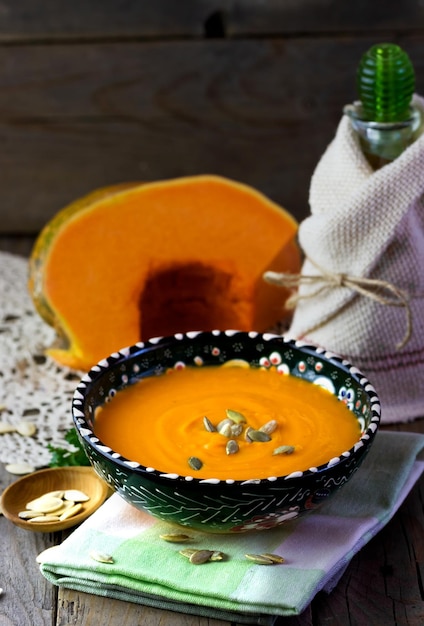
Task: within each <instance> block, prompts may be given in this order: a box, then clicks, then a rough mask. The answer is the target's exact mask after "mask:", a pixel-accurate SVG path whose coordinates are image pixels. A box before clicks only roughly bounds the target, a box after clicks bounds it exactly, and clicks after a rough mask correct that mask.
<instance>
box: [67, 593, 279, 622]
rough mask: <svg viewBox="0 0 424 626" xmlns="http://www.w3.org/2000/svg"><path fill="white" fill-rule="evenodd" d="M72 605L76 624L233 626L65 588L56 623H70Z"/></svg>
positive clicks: (205, 618)
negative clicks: (76, 616)
mask: <svg viewBox="0 0 424 626" xmlns="http://www.w3.org/2000/svg"><path fill="white" fill-rule="evenodd" d="M76 607H78V609H77V611H78V626H99V624H101V626H117V625H118V624H119V626H135V625H136V624H140V625H141V624H143V626H157V624H160V626H237V624H236V623H234V624H231V625H230V624H229V622H227V621H222V620H217V619H212V618H208V617H201V616H197V615H186V614H184V613H177V612H174V611H166V610H162V609H156V608H151V607H148V606H142V605H138V604H133V603H131V602H123V601H121V600H114V599H111V598H103V597H101V596H92V595H87V594H84V593H76V592H73V591H70V590H68V589H61V590H60V592H59V600H58V614H57V622H56V626H67V625H68V624H72V623H73V620H74V619H75V614H76ZM288 626H290V625H288Z"/></svg>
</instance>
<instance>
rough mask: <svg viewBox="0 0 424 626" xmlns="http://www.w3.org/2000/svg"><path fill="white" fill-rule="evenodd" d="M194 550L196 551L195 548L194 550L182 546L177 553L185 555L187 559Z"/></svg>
mask: <svg viewBox="0 0 424 626" xmlns="http://www.w3.org/2000/svg"><path fill="white" fill-rule="evenodd" d="M195 552H197V550H195V549H194V548H184V550H180V551H179V553H180V554H182V556H185V557H186V558H187V559H189V558H190V557H191V556H192V555H193V554H194V553H195Z"/></svg>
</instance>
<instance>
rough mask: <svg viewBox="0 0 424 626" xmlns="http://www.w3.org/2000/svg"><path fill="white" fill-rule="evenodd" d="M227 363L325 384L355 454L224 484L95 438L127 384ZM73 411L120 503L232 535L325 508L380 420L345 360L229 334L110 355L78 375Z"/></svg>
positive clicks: (374, 400)
mask: <svg viewBox="0 0 424 626" xmlns="http://www.w3.org/2000/svg"><path fill="white" fill-rule="evenodd" d="M231 359H242V360H245V361H247V362H248V363H249V364H251V365H252V366H259V367H266V368H268V367H276V368H279V369H280V371H283V372H284V373H287V374H291V375H294V376H298V377H301V378H303V379H305V380H307V381H309V382H310V383H311V384H318V385H321V386H323V387H325V388H326V389H328V390H329V391H330V392H331V393H333V394H334V395H336V396H337V397H338V398H339V399H340V401H343V402H345V403H346V404H347V406H348V408H349V409H350V410H351V411H352V413H353V414H354V415H355V417H356V419H357V420H358V423H359V426H360V436H359V437H358V441H357V442H356V443H355V445H354V446H353V447H352V448H351V449H350V450H340V454H339V455H338V456H337V457H335V458H332V459H329V460H328V462H327V463H325V464H324V465H321V466H319V467H313V468H310V469H308V470H306V471H296V472H292V473H290V474H289V475H287V476H270V477H268V478H265V479H256V478H255V476H252V477H251V479H249V480H227V479H225V480H219V479H214V478H211V479H201V478H195V477H193V476H192V475H186V476H181V475H179V474H172V473H171V474H169V473H166V474H165V473H163V472H159V471H157V470H155V469H154V468H152V467H145V466H143V465H141V464H140V463H138V462H134V461H132V460H131V459H127V458H125V457H123V456H121V455H120V454H119V453H118V452H116V451H114V450H112V449H111V448H110V447H108V446H106V445H104V444H103V443H102V442H101V441H100V440H99V439H98V438H97V437H96V435H95V412H96V408H97V407H98V406H101V405H103V404H104V403H105V402H107V401H109V400H110V399H111V398H113V396H114V395H115V394H116V393H117V392H119V391H120V390H121V389H123V388H125V387H127V386H128V385H131V384H133V383H135V382H137V381H138V380H140V379H141V378H143V377H146V376H151V375H157V374H162V373H164V372H165V371H166V370H168V369H169V368H176V367H184V366H185V365H197V366H202V365H222V364H223V363H225V362H226V361H228V360H231ZM72 409H73V419H74V423H75V426H76V429H77V432H78V434H79V438H80V440H81V442H82V445H83V446H84V449H85V451H86V453H87V455H88V457H89V459H90V462H91V464H92V465H93V467H94V469H95V470H96V471H97V473H98V474H99V475H100V476H101V477H103V479H104V480H105V481H106V482H107V483H108V484H109V485H110V487H111V488H112V489H113V490H115V491H116V492H117V493H118V494H120V496H121V497H122V498H124V500H126V501H127V502H129V503H130V504H132V505H133V506H135V507H136V508H138V509H141V510H143V511H146V512H148V513H150V514H151V515H153V516H155V517H158V518H160V519H163V520H166V521H168V522H173V523H177V524H180V525H183V526H188V527H192V528H195V529H198V530H203V531H205V532H227V533H229V532H232V533H234V532H244V531H248V530H259V529H267V528H272V527H274V526H278V525H280V524H283V523H284V522H286V521H287V520H292V519H294V518H296V517H297V516H300V515H303V514H305V513H307V512H308V511H311V510H312V509H314V508H316V507H317V506H319V505H321V504H322V503H323V502H324V501H325V500H326V499H327V498H328V497H329V496H331V495H332V494H333V493H334V492H336V491H337V490H338V489H339V488H340V487H342V486H343V485H344V484H346V483H347V482H348V480H349V479H350V478H351V476H352V475H353V473H354V472H355V471H356V470H357V469H358V467H359V465H360V463H361V462H362V460H363V459H364V457H365V455H366V454H367V452H368V451H369V449H370V447H371V445H372V442H373V440H374V437H375V434H376V432H377V430H378V426H379V422H380V404H379V399H378V396H377V394H376V392H375V389H374V388H373V387H372V385H371V384H370V383H369V381H368V380H367V379H366V378H365V377H364V376H363V375H362V374H361V372H359V371H358V370H357V369H356V368H355V367H353V366H352V365H351V364H350V363H348V362H346V361H345V360H344V359H342V358H340V357H338V356H336V355H334V354H331V353H329V352H326V351H325V350H324V349H321V348H317V347H315V346H312V345H308V344H305V343H302V342H299V341H293V340H290V339H289V338H286V337H284V336H281V335H272V334H260V333H256V332H249V333H246V332H239V331H228V330H227V331H212V332H191V333H187V334H177V335H174V336H172V337H162V338H155V339H151V340H149V341H146V342H144V343H137V344H135V345H133V346H131V347H128V348H125V349H122V350H120V351H119V352H116V353H114V354H112V355H111V356H109V357H108V358H106V359H104V360H103V361H101V362H100V363H98V364H97V365H96V366H95V367H93V368H92V369H91V370H90V372H89V373H88V374H86V375H85V376H84V377H83V378H82V380H81V382H80V384H79V385H78V387H77V388H76V390H75V394H74V398H73V406H72ZM193 473H194V472H193ZM253 501H254V503H255V506H254V507H253V506H252V502H253Z"/></svg>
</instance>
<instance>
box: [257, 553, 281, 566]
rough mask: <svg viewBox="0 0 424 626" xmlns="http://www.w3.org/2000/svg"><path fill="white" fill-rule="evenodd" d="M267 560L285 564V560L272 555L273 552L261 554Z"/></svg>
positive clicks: (277, 555)
mask: <svg viewBox="0 0 424 626" xmlns="http://www.w3.org/2000/svg"><path fill="white" fill-rule="evenodd" d="M261 556H264V557H265V558H266V559H270V560H271V561H272V562H273V563H285V559H284V558H283V557H282V556H280V555H279V554H272V553H271V552H264V553H263V554H261Z"/></svg>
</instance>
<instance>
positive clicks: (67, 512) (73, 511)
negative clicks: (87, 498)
mask: <svg viewBox="0 0 424 626" xmlns="http://www.w3.org/2000/svg"><path fill="white" fill-rule="evenodd" d="M81 509H82V504H81V502H76V503H75V504H74V505H73V506H71V507H69V508H67V509H66V510H65V511H64V512H63V513H61V514H60V515H59V519H60V521H61V522H64V521H65V520H66V519H69V518H70V517H73V516H74V515H76V514H77V513H79V512H80V511H81Z"/></svg>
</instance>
